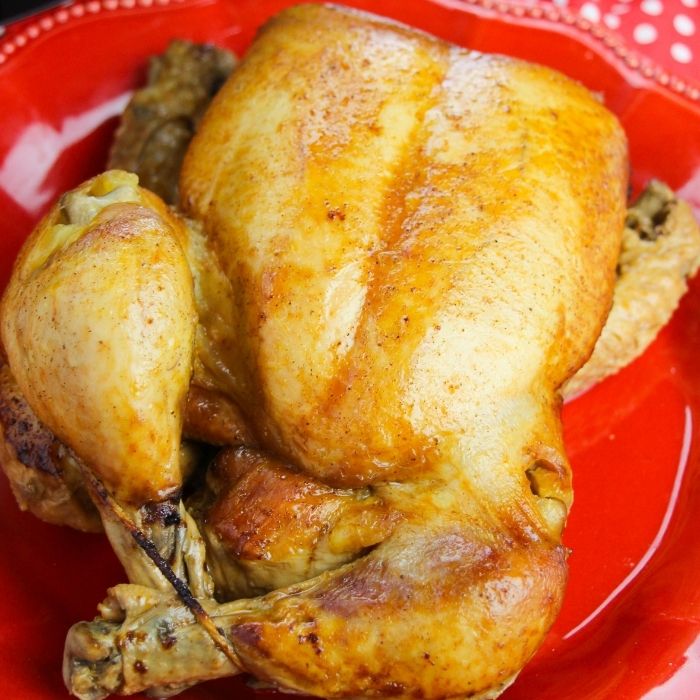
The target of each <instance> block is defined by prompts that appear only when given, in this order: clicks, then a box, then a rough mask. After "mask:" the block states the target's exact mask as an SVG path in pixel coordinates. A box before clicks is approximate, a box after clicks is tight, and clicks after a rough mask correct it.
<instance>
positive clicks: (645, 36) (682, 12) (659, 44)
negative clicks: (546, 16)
mask: <svg viewBox="0 0 700 700" xmlns="http://www.w3.org/2000/svg"><path fill="white" fill-rule="evenodd" d="M553 4H554V5H555V6H558V7H568V9H570V10H572V11H573V12H576V13H577V14H579V15H581V16H582V17H585V18H586V19H588V20H590V21H591V22H594V23H596V24H602V25H604V26H605V27H607V28H608V29H610V30H612V31H614V32H616V33H618V34H619V35H620V36H622V37H623V38H624V39H625V41H626V43H627V44H628V45H629V46H630V48H632V49H634V50H636V51H638V52H639V53H640V54H642V55H644V56H647V57H648V58H650V59H652V60H653V61H655V62H656V63H658V64H659V65H661V66H663V67H664V68H666V70H668V71H669V72H670V73H672V74H675V75H677V76H678V77H682V78H686V79H690V80H692V81H694V82H698V81H700V0H553Z"/></svg>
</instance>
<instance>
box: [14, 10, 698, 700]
mask: <svg viewBox="0 0 700 700" xmlns="http://www.w3.org/2000/svg"><path fill="white" fill-rule="evenodd" d="M287 4H291V2H290V0H264V1H256V0H242V1H239V2H234V0H191V1H187V0H184V1H180V2H178V1H177V0H161V1H160V2H159V1H158V0H140V1H136V0H101V1H98V0H93V1H89V2H86V3H83V4H75V5H73V6H70V7H64V8H59V9H56V10H51V11H49V12H47V13H45V14H43V15H40V16H38V17H33V18H29V19H27V20H24V21H22V22H18V23H16V24H14V25H12V26H10V27H9V28H8V29H7V32H6V33H5V35H4V36H3V37H0V104H1V105H2V106H3V109H2V110H1V111H0V123H1V124H2V128H1V129H0V215H1V218H0V286H4V283H5V281H6V279H7V275H8V273H9V270H10V267H11V264H12V260H13V259H14V257H15V255H16V252H17V250H18V249H19V246H20V245H21V242H22V240H23V239H24V238H25V236H26V235H27V233H28V232H29V230H30V228H31V226H32V225H33V223H34V222H35V221H36V220H37V218H38V217H39V216H40V215H41V214H42V213H43V212H44V211H45V210H46V209H47V207H48V206H49V204H50V202H51V201H52V200H53V199H54V198H55V197H56V196H57V195H58V194H59V193H60V192H62V191H63V190H65V189H67V188H69V187H72V186H74V185H75V184H77V183H78V182H79V181H81V180H82V179H84V178H86V177H88V176H91V175H93V174H94V173H96V172H97V171H99V170H100V169H101V168H102V167H103V164H104V162H105V157H106V152H107V147H108V143H109V139H110V135H111V133H112V130H113V128H114V126H115V118H114V116H115V115H116V114H117V113H118V112H119V111H120V110H121V108H122V106H123V105H124V103H125V101H126V99H127V97H128V94H129V91H130V90H131V89H132V88H133V87H134V86H135V85H136V84H138V83H139V82H140V81H141V80H142V79H143V76H144V66H145V61H146V57H147V56H148V55H150V54H152V53H155V52H159V51H161V50H162V49H163V48H164V47H165V45H166V44H167V42H168V40H169V39H171V38H173V37H188V38H192V39H195V40H209V41H213V42H217V43H220V44H223V45H226V46H229V47H231V48H233V49H234V50H236V51H237V52H239V53H241V52H242V51H243V50H244V49H245V48H246V46H247V45H248V43H249V42H250V40H251V38H252V36H253V34H254V32H255V29H256V28H257V27H258V26H259V25H260V24H261V23H262V22H263V21H264V20H265V19H266V18H267V17H268V16H270V15H271V14H273V13H274V12H276V11H277V10H279V9H281V8H282V7H283V6H285V5H287ZM349 4H351V5H355V6H358V7H363V8H365V9H371V10H373V11H375V12H379V13H383V14H386V15H389V16H392V17H395V18H397V19H400V20H402V21H404V22H407V23H409V24H411V25H414V26H416V27H420V28H422V29H425V30H427V31H430V32H432V33H435V34H438V35H440V36H442V37H445V38H446V39H449V40H451V41H453V42H456V43H459V44H462V45H464V46H468V47H471V48H474V49H477V50H481V51H498V52H503V53H509V54H512V55H517V56H521V57H523V58H526V59H530V60H535V61H539V62H542V63H546V64H549V65H552V66H554V67H555V68H558V69H560V70H562V71H564V72H566V73H568V74H569V75H571V76H573V77H575V78H577V79H579V80H581V81H582V82H584V83H585V84H586V85H588V86H589V87H590V88H592V89H594V90H597V91H600V92H601V93H602V94H603V96H604V97H605V100H606V102H607V104H608V105H609V106H610V107H611V108H612V109H613V110H614V111H615V112H616V113H617V114H618V115H619V116H620V118H621V120H622V122H623V124H624V126H625V128H626V130H627V133H628V135H629V139H630V146H631V156H632V163H633V172H632V180H633V184H634V186H635V188H638V187H640V186H641V185H642V184H643V183H644V182H645V181H646V180H647V179H648V178H649V177H651V176H652V175H654V176H657V177H660V178H662V179H664V180H666V181H667V182H668V183H669V184H670V185H671V186H672V187H674V188H676V189H678V190H680V191H681V192H682V193H683V195H684V196H685V197H687V198H688V199H690V200H691V201H692V202H693V204H694V205H695V207H696V208H698V209H700V102H699V100H700V91H699V90H698V89H697V88H695V87H693V86H688V85H687V84H685V83H683V82H681V81H677V80H675V79H673V78H672V77H671V76H668V75H666V74H665V73H664V72H663V71H662V70H659V69H656V68H654V67H653V66H648V65H646V64H645V63H644V62H643V61H641V60H640V59H639V58H638V57H636V56H635V55H633V54H631V53H629V52H627V50H626V49H625V48H624V47H622V46H620V45H619V44H616V42H615V40H614V38H613V37H611V36H610V35H608V34H607V33H606V32H605V30H602V29H599V28H597V27H591V26H590V24H589V23H587V22H585V20H584V21H579V20H576V21H575V20H574V18H573V17H572V16H570V15H568V14H567V13H566V12H562V11H557V10H552V11H547V12H544V11H543V10H540V9H537V8H534V9H533V8H530V9H524V8H523V7H522V6H520V7H518V6H517V5H508V4H506V3H493V2H491V0H474V1H473V2H455V1H454V0H411V1H409V0H375V1H374V2H373V1H372V0H352V1H351V2H349ZM664 84H667V85H668V86H669V88H668V89H667V88H664V87H663V85H664ZM699 355H700V281H698V282H696V283H695V284H694V285H693V287H692V289H691V292H690V294H689V295H688V296H687V297H686V298H685V299H684V301H683V303H682V305H681V308H680V309H679V311H678V312H677V313H676V315H675V317H674V319H673V321H672V323H671V324H670V325H669V326H668V327H667V328H666V329H665V330H664V331H663V332H662V333H661V335H660V337H659V338H658V339H657V341H656V342H655V343H654V345H653V346H652V347H651V348H650V349H649V351H648V352H647V353H646V354H645V355H644V356H643V357H642V358H640V359H639V360H638V361H637V362H635V363H634V364H633V365H631V366H630V367H628V368H627V369H625V370H624V371H623V372H621V373H620V374H619V375H617V376H615V377H613V378H611V379H609V380H607V381H606V382H604V383H603V384H602V385H600V386H598V387H596V388H595V389H593V390H592V391H590V392H589V393H588V394H586V395H585V396H582V397H580V398H579V399H577V400H575V401H573V402H571V403H570V404H569V405H567V406H566V407H565V410H564V422H565V429H566V439H567V445H568V450H569V454H570V457H571V461H572V464H573V467H574V474H575V489H576V503H575V506H574V509H573V512H572V515H571V518H570V522H569V525H568V528H567V532H566V542H567V544H568V546H569V547H571V548H572V550H573V554H572V555H571V559H570V564H571V576H570V583H569V589H568V593H567V597H566V601H565V604H564V609H563V610H562V612H561V615H560V617H559V619H558V621H557V623H556V625H555V627H554V629H553V630H552V632H551V634H550V635H549V637H548V639H547V641H546V643H545V644H544V646H543V648H542V649H541V650H540V652H539V653H538V655H537V656H536V657H535V659H533V661H532V662H531V663H530V664H529V665H528V666H527V667H526V669H525V670H524V671H523V673H522V675H521V676H520V678H519V680H518V681H517V682H516V684H515V685H514V686H513V687H512V688H511V689H510V690H509V691H508V692H507V693H506V694H505V695H504V696H503V697H504V698H507V699H508V700H533V699H537V700H550V699H554V698H556V699H557V700H574V699H576V700H582V699H584V698H585V699H586V700H597V699H603V698H609V699H612V698H614V699H615V700H632V699H637V698H642V697H644V698H647V699H648V700H664V699H666V700H668V699H669V698H672V699H674V700H680V699H683V700H692V699H694V698H700V586H699V585H698V583H697V580H698V577H699V576H700V537H698V536H697V526H696V523H695V517H696V513H699V512H700V440H699V439H698V438H697V437H696V430H697V428H696V426H697V425H698V423H699V422H700V364H699V363H698V361H697V359H696V358H697V357H698V356H699ZM0 540H1V541H2V542H3V550H4V552H5V554H4V561H5V565H4V566H3V568H2V569H1V570H0V678H1V679H2V680H0V688H2V697H5V698H24V699H27V700H39V699H41V700H44V699H48V698H52V699H56V698H61V697H67V694H66V692H65V690H64V688H63V684H62V682H61V673H60V658H61V650H62V644H63V638H64V635H65V632H66V630H67V628H68V626H69V625H70V624H71V623H73V622H75V621H76V620H79V619H87V618H90V617H91V616H92V615H93V614H94V610H95V605H96V603H97V602H98V601H99V600H101V599H102V597H103V595H104V593H105V590H106V588H107V587H108V586H110V585H112V584H114V583H117V582H119V581H122V580H123V579H124V575H123V573H122V571H121V569H120V567H119V565H118V563H117V562H116V560H115V558H114V556H113V555H112V553H111V551H110V550H109V547H108V546H107V545H106V543H105V542H104V541H103V539H102V538H100V537H97V536H90V535H82V534H79V533H74V532H71V531H68V530H66V529H63V528H56V527H51V526H48V525H45V524H43V523H40V522H39V521H37V520H36V519H34V518H33V517H31V516H29V515H27V514H23V513H20V512H19V510H18V509H17V507H16V505H15V503H14V500H13V498H12V496H11V494H10V492H9V488H8V486H7V482H6V480H5V479H4V478H0ZM254 694H256V693H255V691H252V690H250V689H248V688H247V687H246V686H245V684H244V682H243V681H242V680H241V679H231V680H225V681H219V682H215V683H210V684H207V685H204V686H201V687H199V688H195V689H192V690H190V691H188V692H187V693H185V694H184V695H183V696H181V697H183V699H184V698H185V697H186V698H188V699H190V700H194V699H200V700H203V699H205V698H215V697H235V698H239V699H241V700H242V699H244V698H252V696H253V695H254Z"/></svg>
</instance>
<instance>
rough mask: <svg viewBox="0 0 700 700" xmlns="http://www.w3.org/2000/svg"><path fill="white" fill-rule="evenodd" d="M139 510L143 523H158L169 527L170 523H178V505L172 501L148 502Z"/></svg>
mask: <svg viewBox="0 0 700 700" xmlns="http://www.w3.org/2000/svg"><path fill="white" fill-rule="evenodd" d="M141 511H142V514H143V522H144V524H145V525H153V524H154V523H158V524H159V525H163V526H166V527H169V526H171V525H179V524H180V513H179V511H178V507H177V505H175V503H173V502H172V501H160V502H157V503H154V502H150V503H147V504H146V505H145V506H143V507H142V509H141Z"/></svg>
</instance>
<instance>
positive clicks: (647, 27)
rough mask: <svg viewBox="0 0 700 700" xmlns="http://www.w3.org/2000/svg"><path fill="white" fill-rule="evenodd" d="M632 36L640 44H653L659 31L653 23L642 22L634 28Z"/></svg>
mask: <svg viewBox="0 0 700 700" xmlns="http://www.w3.org/2000/svg"><path fill="white" fill-rule="evenodd" d="M632 36H633V37H634V40H635V41H636V42H637V43H638V44H653V43H654V42H655V41H656V37H657V36H658V32H657V31H656V27H654V25H653V24H649V23H648V22H642V24H638V25H637V26H636V27H635V28H634V31H633V32H632Z"/></svg>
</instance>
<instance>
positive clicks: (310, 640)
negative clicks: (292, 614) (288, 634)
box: [297, 632, 323, 656]
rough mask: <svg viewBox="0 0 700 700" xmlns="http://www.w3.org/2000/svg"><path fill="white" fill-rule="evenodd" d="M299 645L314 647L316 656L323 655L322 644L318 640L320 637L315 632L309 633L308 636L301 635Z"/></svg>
mask: <svg viewBox="0 0 700 700" xmlns="http://www.w3.org/2000/svg"><path fill="white" fill-rule="evenodd" d="M297 639H298V641H299V644H310V645H311V646H312V647H313V650H314V653H315V654H316V656H320V655H321V654H322V653H323V649H321V644H320V642H319V639H318V635H317V634H316V633H315V632H309V633H308V634H300V635H299V636H298V637H297Z"/></svg>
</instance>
